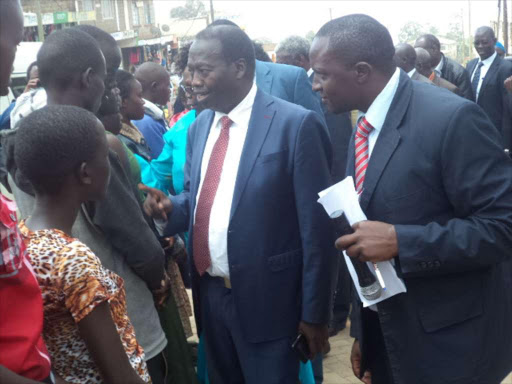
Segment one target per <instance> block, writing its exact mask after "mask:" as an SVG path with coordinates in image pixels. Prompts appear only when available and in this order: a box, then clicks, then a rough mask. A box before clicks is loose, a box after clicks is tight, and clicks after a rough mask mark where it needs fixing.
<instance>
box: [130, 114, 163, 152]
mask: <svg viewBox="0 0 512 384" xmlns="http://www.w3.org/2000/svg"><path fill="white" fill-rule="evenodd" d="M132 123H133V124H135V126H136V127H137V128H138V129H139V131H140V133H142V136H144V139H146V142H147V144H148V146H149V149H150V150H151V158H153V159H156V158H157V157H158V156H159V155H160V153H161V152H162V148H163V147H164V139H163V135H164V133H165V127H164V126H163V125H162V124H161V123H159V122H158V121H157V120H155V119H153V118H152V117H150V116H147V115H145V116H144V118H143V119H142V120H134V121H132Z"/></svg>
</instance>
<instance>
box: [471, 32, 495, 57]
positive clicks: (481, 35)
mask: <svg viewBox="0 0 512 384" xmlns="http://www.w3.org/2000/svg"><path fill="white" fill-rule="evenodd" d="M496 41H497V40H496V38H495V37H494V36H493V34H492V33H491V32H489V31H488V30H483V31H477V33H476V34H475V41H474V45H475V49H476V52H477V53H478V56H480V59H482V60H485V59H487V58H489V57H491V56H492V55H493V54H494V52H495V49H494V47H495V45H496Z"/></svg>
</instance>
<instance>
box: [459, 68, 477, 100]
mask: <svg viewBox="0 0 512 384" xmlns="http://www.w3.org/2000/svg"><path fill="white" fill-rule="evenodd" d="M455 85H456V86H457V87H459V90H460V94H461V95H462V97H464V98H466V99H468V100H471V101H475V95H473V87H472V86H471V75H470V74H469V71H468V69H467V68H464V67H462V68H461V71H460V72H459V74H458V75H457V84H455Z"/></svg>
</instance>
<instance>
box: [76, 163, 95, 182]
mask: <svg viewBox="0 0 512 384" xmlns="http://www.w3.org/2000/svg"><path fill="white" fill-rule="evenodd" d="M78 180H79V181H80V183H81V184H84V185H91V184H92V177H91V175H90V172H89V168H88V166H87V163H86V162H83V163H81V164H80V167H79V168H78Z"/></svg>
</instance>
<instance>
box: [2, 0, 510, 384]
mask: <svg viewBox="0 0 512 384" xmlns="http://www.w3.org/2000/svg"><path fill="white" fill-rule="evenodd" d="M22 36H23V13H22V9H21V6H20V3H19V0H2V1H1V2H0V93H1V94H6V93H7V91H8V87H9V77H10V72H11V68H12V65H13V61H14V57H15V53H16V46H17V45H18V44H19V42H20V41H21V39H22ZM474 42H475V49H476V51H477V53H478V56H479V57H478V58H476V59H474V60H472V61H470V62H469V63H468V65H467V67H466V68H464V67H463V66H461V65H460V64H458V63H457V62H455V61H454V60H452V59H450V58H449V57H447V56H445V55H444V54H443V53H442V52H441V45H440V43H439V40H438V39H437V38H436V37H435V36H433V35H429V34H427V35H423V36H421V37H420V38H418V39H417V40H416V42H415V44H414V46H412V45H409V44H403V43H402V44H398V45H396V46H394V44H393V41H392V38H391V36H390V34H389V31H388V30H387V29H386V27H384V26H383V25H382V24H380V23H379V22H378V21H377V20H375V19H373V18H371V17H369V16H366V15H361V14H353V15H348V16H344V17H340V18H337V19H334V20H331V21H329V22H327V23H326V24H325V25H323V26H322V27H321V28H320V30H319V31H318V33H317V34H316V36H315V38H314V40H313V42H312V43H311V44H310V43H309V42H308V41H307V40H306V39H303V38H301V37H297V36H291V37H289V38H287V39H285V40H283V41H282V42H281V43H280V44H279V46H278V49H277V51H276V58H277V63H273V62H271V60H270V59H269V58H268V56H266V54H265V52H264V51H262V50H261V47H258V46H257V45H255V44H254V42H253V41H251V39H250V38H249V36H248V35H247V34H246V33H245V32H244V31H243V30H242V29H240V28H239V27H238V26H237V25H236V24H234V23H233V22H231V21H228V20H216V21H214V22H213V23H212V24H210V25H209V26H208V27H207V28H206V29H204V30H203V31H201V32H200V33H198V34H197V36H196V37H195V39H194V41H193V42H192V43H190V44H186V45H184V46H183V47H182V48H181V49H180V52H179V57H178V60H177V62H176V63H175V66H176V68H177V70H178V72H179V75H180V78H181V83H180V89H179V94H178V99H177V101H176V103H175V108H174V113H173V115H172V117H171V118H170V119H168V118H167V117H166V115H165V113H164V110H163V106H165V105H166V104H167V103H168V102H169V98H170V77H169V73H168V72H167V70H166V69H165V68H164V67H163V66H161V65H159V64H156V63H145V64H142V65H141V66H140V67H138V68H137V70H136V71H135V73H133V74H131V73H130V72H127V71H124V70H122V69H120V65H121V54H120V48H119V46H118V44H117V43H116V41H115V40H114V39H113V37H112V36H111V35H110V34H108V33H106V32H104V31H102V30H101V29H99V28H97V27H94V26H89V25H80V26H76V27H71V28H67V29H62V30H59V31H55V32H53V33H52V34H50V35H49V36H48V37H47V39H46V40H45V41H44V43H43V45H42V46H41V48H40V51H39V52H38V55H37V62H35V63H34V64H33V65H31V66H30V68H28V70H27V80H28V82H27V89H26V92H25V93H24V94H23V95H22V96H20V97H19V98H18V99H17V100H16V103H15V104H14V105H13V106H12V110H10V113H9V119H8V122H7V123H6V124H7V127H6V129H2V131H1V133H0V143H1V150H2V162H1V167H0V168H1V169H0V181H1V183H2V194H1V195H0V203H1V209H0V233H1V242H2V253H1V256H0V382H2V383H12V384H18V383H19V384H33V383H59V384H62V383H123V384H125V383H144V382H146V383H150V382H152V383H155V384H163V383H166V384H171V383H174V384H189V383H190V384H195V383H201V384H203V383H212V384H231V383H232V384H240V383H247V384H261V383H265V384H272V383H276V384H277V383H279V384H282V383H283V384H284V383H290V384H297V383H301V384H319V383H322V381H323V377H322V376H323V374H322V360H323V356H325V354H327V353H329V349H330V345H329V336H333V335H335V334H337V333H338V332H340V331H341V330H342V329H344V328H345V327H346V326H347V318H348V316H349V313H350V334H351V336H352V337H353V338H354V342H353V346H352V353H351V358H350V360H351V365H352V369H353V372H354V375H355V376H356V377H357V379H359V380H360V381H362V382H364V383H366V384H370V383H373V384H381V383H382V384H392V383H394V384H411V383H415V384H416V383H418V384H419V383H424V384H443V383H446V384H448V383H453V384H455V383H461V384H462V383H464V384H469V383H479V384H480V383H481V384H499V383H500V382H501V381H502V380H503V379H504V378H505V377H506V376H507V375H508V374H509V373H510V372H511V371H512V358H511V356H512V328H511V327H510V324H512V260H511V256H512V160H511V159H510V157H509V156H508V153H507V151H508V149H509V148H511V147H512V133H511V131H512V114H511V111H512V62H511V61H508V60H507V59H506V58H504V57H503V56H504V53H505V49H504V47H503V46H502V45H500V44H499V43H498V42H497V39H496V37H495V35H494V31H493V30H492V29H491V28H489V27H485V26H484V27H480V28H478V29H477V30H476V33H475V38H474ZM352 111H357V117H356V116H355V115H354V114H352V113H351V112H352ZM355 117H356V118H355ZM353 123H354V124H353ZM353 125H354V127H353ZM347 176H351V177H352V178H353V180H354V190H355V191H357V193H358V197H359V204H360V206H361V209H362V210H363V212H364V214H365V215H366V217H367V218H368V219H367V220H365V221H360V222H358V223H356V224H354V225H353V228H352V229H353V231H350V232H351V233H347V232H346V231H344V230H343V228H341V227H340V226H339V223H338V222H337V221H334V220H331V219H330V218H329V216H328V215H327V214H326V212H325V211H324V209H323V208H322V206H321V205H320V204H319V203H318V202H317V200H318V193H319V192H321V191H323V190H325V189H327V188H329V187H330V186H332V185H333V184H335V183H337V182H339V181H342V180H344V179H345V178H346V177H347ZM7 196H12V197H13V199H14V201H15V202H14V201H13V199H11V198H8V197H7ZM339 198H341V199H343V198H344V196H340V197H339ZM18 219H19V220H18ZM343 252H344V253H345V254H346V255H347V256H348V257H350V258H353V259H357V260H359V261H361V262H371V263H378V262H384V261H390V262H391V264H392V268H393V270H394V271H395V274H396V275H397V277H398V278H399V279H401V280H402V282H403V283H404V285H405V287H406V292H405V293H401V294H398V295H395V296H392V297H389V298H386V299H385V300H382V301H380V302H378V303H377V304H374V305H371V306H365V305H363V303H362V301H361V300H360V299H359V296H358V294H357V282H356V283H355V284H354V283H353V282H352V280H351V275H350V273H349V268H347V264H346V263H345V259H344V257H343ZM347 260H348V259H347ZM187 288H191V290H192V298H193V300H192V303H191V302H190V301H189V296H188V294H187ZM192 313H194V315H195V321H196V325H197V333H198V335H199V337H200V339H199V340H200V341H199V345H198V346H197V348H196V346H192V345H191V344H189V342H188V341H187V338H189V337H190V336H191V335H192V325H191V323H190V318H191V316H192ZM192 347H194V348H192Z"/></svg>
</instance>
